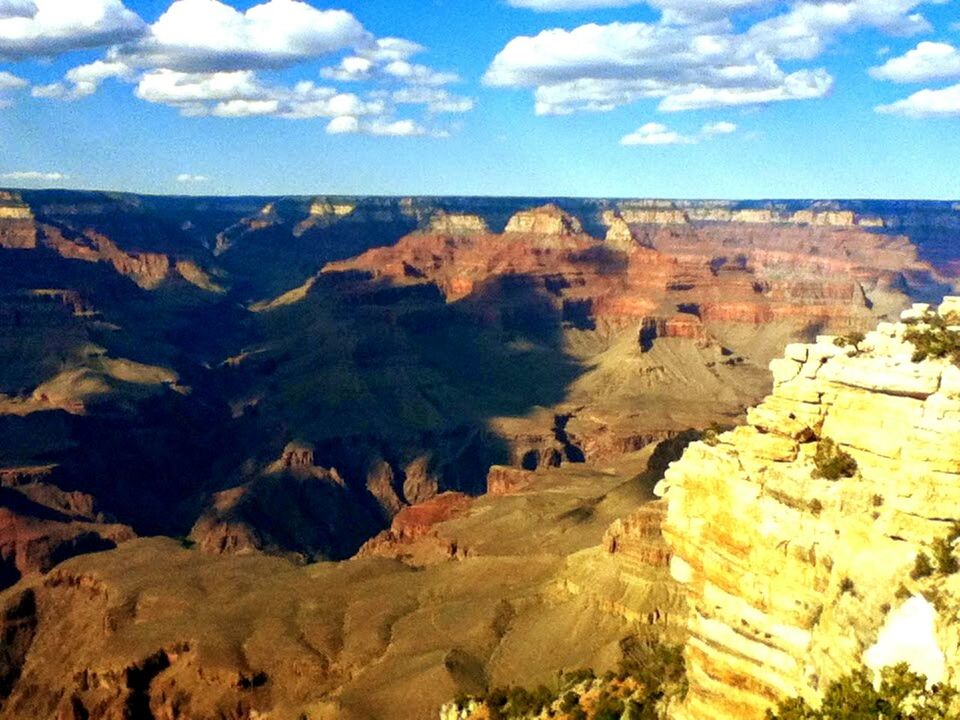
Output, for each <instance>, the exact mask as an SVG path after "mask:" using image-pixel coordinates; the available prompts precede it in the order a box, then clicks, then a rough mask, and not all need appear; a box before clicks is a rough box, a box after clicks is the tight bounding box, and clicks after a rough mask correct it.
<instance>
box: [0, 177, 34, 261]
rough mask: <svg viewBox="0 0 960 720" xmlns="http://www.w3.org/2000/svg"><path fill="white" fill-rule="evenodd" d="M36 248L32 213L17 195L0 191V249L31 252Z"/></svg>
mask: <svg viewBox="0 0 960 720" xmlns="http://www.w3.org/2000/svg"><path fill="white" fill-rule="evenodd" d="M36 246H37V231H36V228H35V226H34V223H33V211H31V210H30V207H29V206H28V205H26V204H25V203H24V202H23V201H22V200H21V199H20V197H19V196H18V195H16V194H14V193H11V192H2V191H0V248H7V249H12V250H32V249H33V248H35V247H36Z"/></svg>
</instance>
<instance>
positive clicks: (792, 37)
mask: <svg viewBox="0 0 960 720" xmlns="http://www.w3.org/2000/svg"><path fill="white" fill-rule="evenodd" d="M921 4H922V2H921V0H827V1H826V2H812V1H808V2H799V3H796V4H795V5H793V7H792V8H791V9H790V10H789V12H786V13H784V14H782V15H777V16H775V17H772V18H769V19H767V20H763V21H761V22H759V23H757V24H756V25H754V26H753V27H751V28H750V29H749V30H748V31H747V34H746V35H747V39H748V40H749V41H750V42H751V43H752V44H753V45H754V46H755V47H756V48H757V49H759V50H764V51H766V52H769V53H771V55H773V56H775V57H778V58H782V59H794V60H811V59H813V58H815V57H817V56H818V55H820V54H821V53H822V52H823V51H824V50H825V49H826V48H827V46H828V45H830V44H831V43H832V42H833V41H834V40H835V39H836V38H837V36H839V35H842V34H849V33H853V32H856V31H858V30H861V29H864V28H875V29H877V30H880V31H882V32H884V33H887V34H891V35H915V34H917V33H921V32H926V31H928V30H930V27H931V26H930V23H929V22H928V21H927V20H926V18H924V17H923V16H922V15H920V14H919V13H915V12H913V10H915V9H916V8H917V7H918V6H919V5H921Z"/></svg>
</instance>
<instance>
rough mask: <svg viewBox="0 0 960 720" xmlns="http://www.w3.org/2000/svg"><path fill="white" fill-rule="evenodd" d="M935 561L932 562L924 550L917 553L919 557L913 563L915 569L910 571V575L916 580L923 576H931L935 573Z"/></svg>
mask: <svg viewBox="0 0 960 720" xmlns="http://www.w3.org/2000/svg"><path fill="white" fill-rule="evenodd" d="M933 571H934V568H933V563H932V562H930V558H929V557H928V556H927V554H926V553H925V552H923V551H922V550H921V551H920V552H918V553H917V559H916V561H915V562H914V563H913V570H911V571H910V577H912V578H913V579H914V580H920V579H921V578H925V577H930V576H931V575H933Z"/></svg>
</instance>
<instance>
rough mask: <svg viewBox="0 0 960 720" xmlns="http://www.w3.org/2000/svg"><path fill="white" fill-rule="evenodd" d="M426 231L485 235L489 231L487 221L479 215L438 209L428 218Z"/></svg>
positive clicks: (444, 233) (440, 233) (446, 233)
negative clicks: (428, 223)
mask: <svg viewBox="0 0 960 720" xmlns="http://www.w3.org/2000/svg"><path fill="white" fill-rule="evenodd" d="M427 232H428V233H434V234H436V235H464V234H466V235H470V234H475V235H485V234H487V233H489V232H490V228H489V227H488V226H487V221H486V220H484V219H483V218H482V217H480V216H479V215H469V214H467V213H447V212H444V211H443V210H440V211H438V212H437V213H435V214H434V215H433V217H431V218H430V225H429V226H428V227H427Z"/></svg>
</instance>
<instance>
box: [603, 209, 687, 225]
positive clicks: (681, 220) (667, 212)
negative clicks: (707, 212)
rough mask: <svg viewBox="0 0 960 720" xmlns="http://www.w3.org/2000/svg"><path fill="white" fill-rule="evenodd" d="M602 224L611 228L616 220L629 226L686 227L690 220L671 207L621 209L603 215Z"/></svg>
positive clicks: (683, 211) (685, 213)
mask: <svg viewBox="0 0 960 720" xmlns="http://www.w3.org/2000/svg"><path fill="white" fill-rule="evenodd" d="M602 218H603V223H604V225H606V226H608V227H612V226H613V224H614V223H615V222H616V221H617V219H621V220H623V221H624V222H626V223H627V224H629V225H688V224H689V223H690V218H689V216H688V215H687V212H686V211H685V210H681V209H679V208H672V207H651V208H632V207H630V206H625V207H621V208H620V209H619V211H616V212H614V211H612V210H607V211H605V212H604V213H603V216H602Z"/></svg>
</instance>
